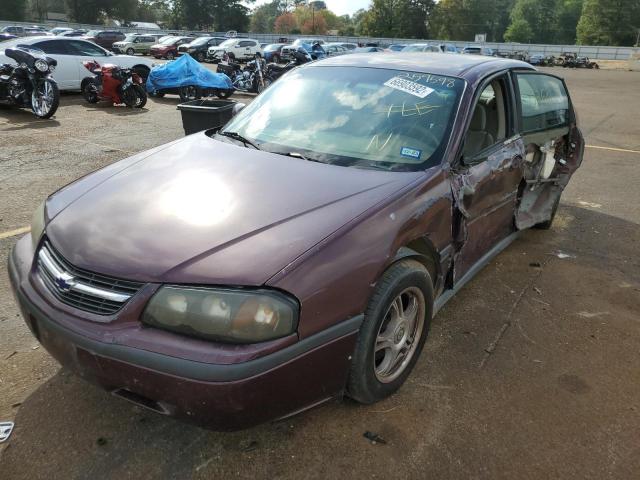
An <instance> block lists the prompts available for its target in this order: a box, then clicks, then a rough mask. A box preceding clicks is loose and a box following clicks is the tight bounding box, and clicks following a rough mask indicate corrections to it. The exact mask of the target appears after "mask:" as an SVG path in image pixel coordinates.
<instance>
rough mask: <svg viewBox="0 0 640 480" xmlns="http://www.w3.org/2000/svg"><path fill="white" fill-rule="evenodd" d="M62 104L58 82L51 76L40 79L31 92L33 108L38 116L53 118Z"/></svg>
mask: <svg viewBox="0 0 640 480" xmlns="http://www.w3.org/2000/svg"><path fill="white" fill-rule="evenodd" d="M58 105H60V90H58V84H57V83H56V82H54V81H53V80H51V79H49V78H45V79H43V80H40V81H39V82H38V83H37V85H36V86H35V88H34V89H33V92H31V110H32V111H33V113H34V114H35V116H36V117H38V118H51V117H52V116H53V115H54V114H55V113H56V110H58Z"/></svg>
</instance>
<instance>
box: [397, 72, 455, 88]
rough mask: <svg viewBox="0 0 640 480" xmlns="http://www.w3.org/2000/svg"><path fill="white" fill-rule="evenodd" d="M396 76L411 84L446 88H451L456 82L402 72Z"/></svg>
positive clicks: (427, 75)
mask: <svg viewBox="0 0 640 480" xmlns="http://www.w3.org/2000/svg"><path fill="white" fill-rule="evenodd" d="M397 76H398V77H399V78H403V79H407V80H411V81H412V82H423V83H431V84H433V85H439V86H441V87H446V88H453V87H454V86H455V85H456V81H455V80H454V79H453V78H449V77H440V76H438V75H432V74H430V73H411V72H402V73H400V74H398V75H397Z"/></svg>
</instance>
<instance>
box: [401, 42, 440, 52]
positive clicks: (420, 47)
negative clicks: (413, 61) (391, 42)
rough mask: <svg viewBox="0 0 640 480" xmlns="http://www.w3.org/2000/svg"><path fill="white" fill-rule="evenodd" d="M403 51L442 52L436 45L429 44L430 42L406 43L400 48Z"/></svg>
mask: <svg viewBox="0 0 640 480" xmlns="http://www.w3.org/2000/svg"><path fill="white" fill-rule="evenodd" d="M402 51H403V52H437V53H442V51H441V50H440V48H439V47H438V46H437V45H431V44H430V43H413V44H411V45H407V46H406V47H404V48H403V49H402Z"/></svg>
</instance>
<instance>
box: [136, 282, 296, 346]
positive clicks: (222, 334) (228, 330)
mask: <svg viewBox="0 0 640 480" xmlns="http://www.w3.org/2000/svg"><path fill="white" fill-rule="evenodd" d="M298 309H299V308H298V303H297V302H296V301H295V300H293V299H292V298H289V297H288V296H286V295H284V294H282V293H280V292H277V291H271V290H264V289H262V290H253V291H243V290H231V289H228V290H227V289H209V288H196V287H170V286H166V287H162V288H160V290H158V292H157V293H156V294H155V295H154V296H153V298H152V299H151V300H150V302H149V304H148V305H147V308H146V309H145V311H144V314H143V315H142V322H143V323H145V324H147V325H152V326H155V327H158V328H162V329H165V330H172V331H174V332H179V333H183V334H186V335H192V336H196V337H200V338H205V339H210V340H223V341H225V340H226V341H230V342H236V343H254V342H263V341H266V340H272V339H274V338H279V337H284V336H286V335H289V334H291V333H293V332H295V330H296V328H297V323H298Z"/></svg>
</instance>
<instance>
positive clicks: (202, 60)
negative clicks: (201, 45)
mask: <svg viewBox="0 0 640 480" xmlns="http://www.w3.org/2000/svg"><path fill="white" fill-rule="evenodd" d="M197 60H198V61H199V62H200V63H202V62H204V61H205V56H204V53H203V52H198V55H197Z"/></svg>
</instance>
